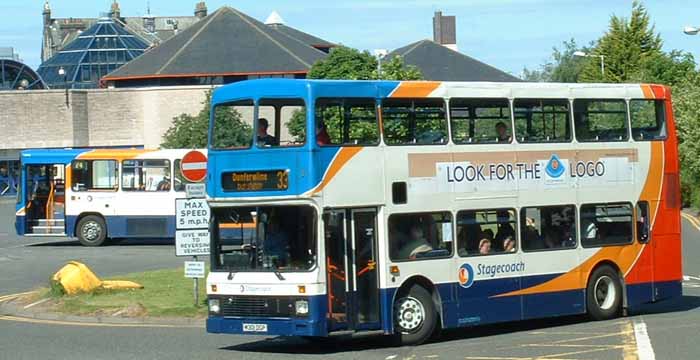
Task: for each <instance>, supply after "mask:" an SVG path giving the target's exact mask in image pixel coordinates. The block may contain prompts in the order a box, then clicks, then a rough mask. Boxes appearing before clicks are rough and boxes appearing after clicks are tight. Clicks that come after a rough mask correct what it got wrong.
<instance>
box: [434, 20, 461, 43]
mask: <svg viewBox="0 0 700 360" xmlns="http://www.w3.org/2000/svg"><path fill="white" fill-rule="evenodd" d="M455 23H456V20H455V17H454V16H443V15H442V11H436V12H435V15H434V16H433V41H435V42H436V43H438V44H440V45H442V46H445V47H447V48H450V49H452V50H454V51H458V50H457V26H456V25H455Z"/></svg>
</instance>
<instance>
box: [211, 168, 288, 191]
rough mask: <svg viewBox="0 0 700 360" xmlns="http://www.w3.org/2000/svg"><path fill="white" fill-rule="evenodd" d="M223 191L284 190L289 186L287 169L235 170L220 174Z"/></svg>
mask: <svg viewBox="0 0 700 360" xmlns="http://www.w3.org/2000/svg"><path fill="white" fill-rule="evenodd" d="M221 177H222V178H221V186H222V187H223V189H224V191H284V190H287V188H288V187H289V171H287V170H268V171H236V172H225V173H223V174H222V175H221Z"/></svg>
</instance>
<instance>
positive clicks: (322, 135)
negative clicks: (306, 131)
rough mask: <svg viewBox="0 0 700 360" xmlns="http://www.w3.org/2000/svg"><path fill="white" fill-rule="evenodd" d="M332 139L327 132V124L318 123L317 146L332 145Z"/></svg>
mask: <svg viewBox="0 0 700 360" xmlns="http://www.w3.org/2000/svg"><path fill="white" fill-rule="evenodd" d="M330 143H331V137H330V135H328V131H327V130H326V124H325V123H324V122H323V121H318V122H316V144H318V145H330Z"/></svg>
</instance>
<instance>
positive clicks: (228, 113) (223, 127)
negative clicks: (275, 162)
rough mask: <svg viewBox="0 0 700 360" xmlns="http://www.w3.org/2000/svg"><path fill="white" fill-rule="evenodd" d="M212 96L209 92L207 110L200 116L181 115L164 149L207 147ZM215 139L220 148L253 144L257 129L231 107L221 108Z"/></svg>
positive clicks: (164, 140) (217, 113) (200, 113)
mask: <svg viewBox="0 0 700 360" xmlns="http://www.w3.org/2000/svg"><path fill="white" fill-rule="evenodd" d="M211 94H212V91H211V90H210V91H207V94H206V97H205V99H204V101H203V102H202V105H203V108H202V110H200V111H199V113H198V114H197V115H194V116H193V115H189V114H180V115H178V116H176V117H175V118H174V119H173V124H172V125H171V126H170V128H168V130H167V131H166V132H165V134H164V135H163V142H162V143H161V145H160V146H161V147H162V148H165V149H167V148H173V149H174V148H178V149H194V148H204V147H206V146H207V137H208V132H209V114H210V111H211ZM214 129H215V131H214V139H213V142H214V144H215V145H216V146H217V147H233V146H241V145H242V144H243V145H245V144H249V143H250V141H251V139H252V138H253V129H252V128H251V126H250V125H248V124H246V123H245V122H243V121H242V120H241V114H240V113H239V112H238V111H236V110H235V109H233V108H232V107H228V106H220V107H218V108H217V110H216V115H215V119H214Z"/></svg>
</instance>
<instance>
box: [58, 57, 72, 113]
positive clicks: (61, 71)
mask: <svg viewBox="0 0 700 360" xmlns="http://www.w3.org/2000/svg"><path fill="white" fill-rule="evenodd" d="M58 75H60V76H63V87H65V88H66V107H70V102H69V101H68V77H67V75H66V69H64V68H63V66H61V67H60V68H58Z"/></svg>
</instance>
